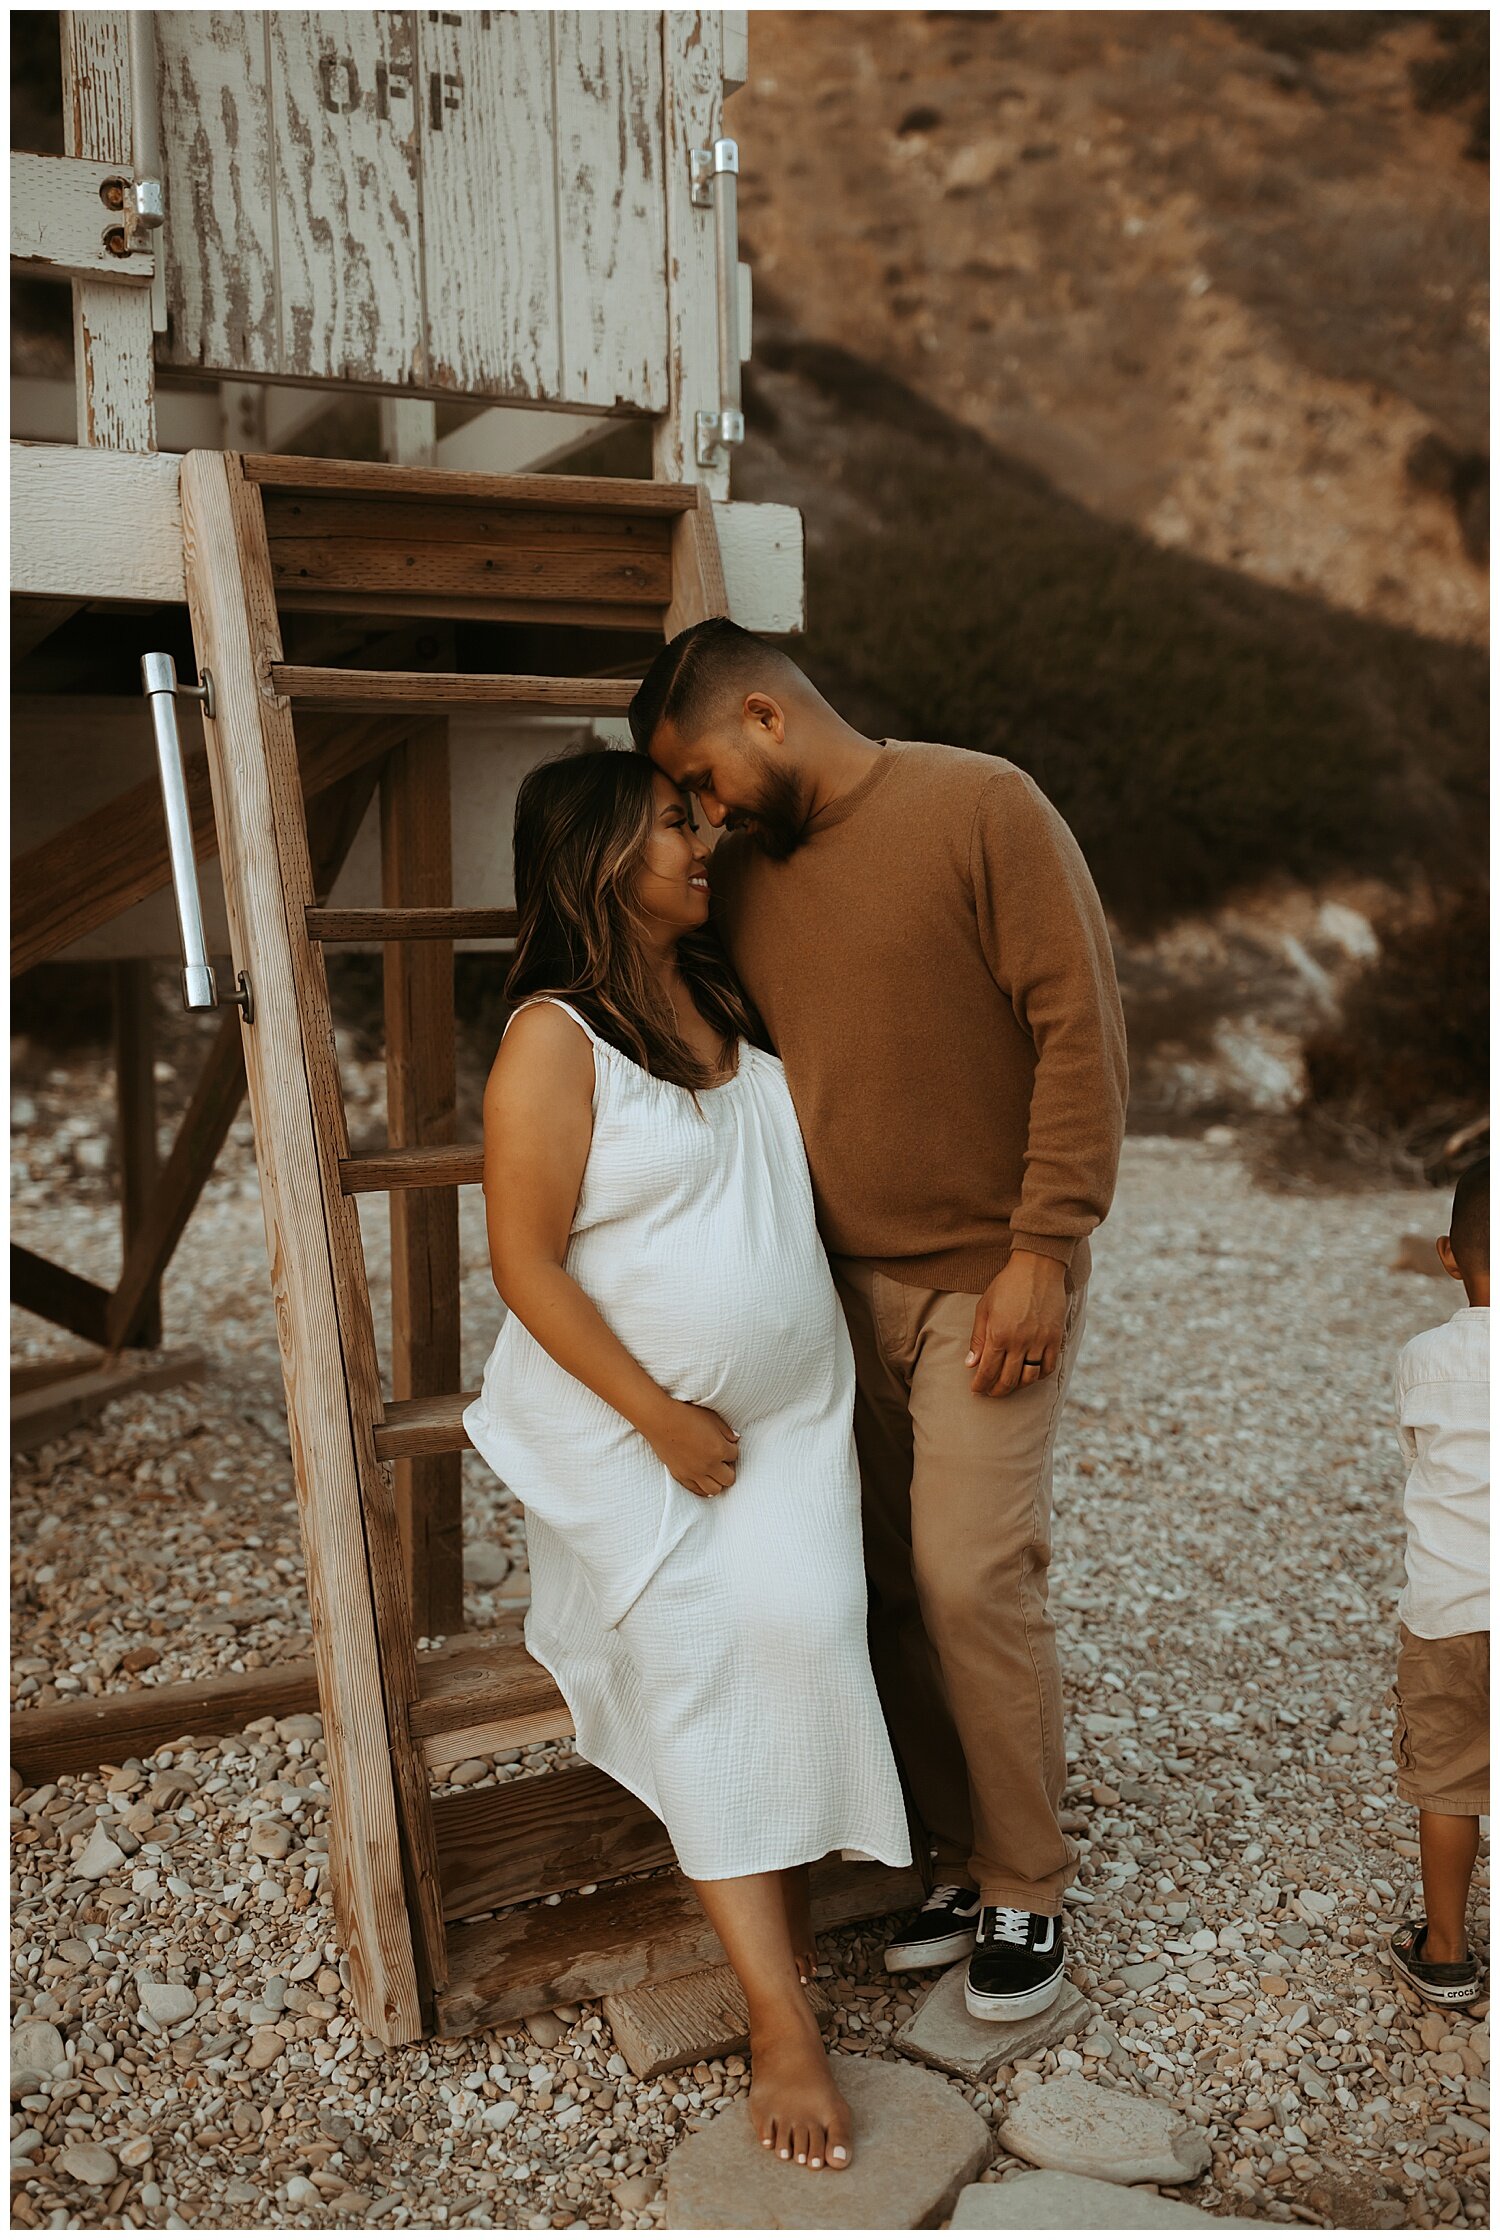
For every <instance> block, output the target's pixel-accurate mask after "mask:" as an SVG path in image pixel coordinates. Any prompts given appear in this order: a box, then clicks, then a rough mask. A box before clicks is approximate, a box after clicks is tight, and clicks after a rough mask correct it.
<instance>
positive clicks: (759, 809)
mask: <svg viewBox="0 0 1500 2240" xmlns="http://www.w3.org/2000/svg"><path fill="white" fill-rule="evenodd" d="M757 760H758V763H759V777H760V797H759V799H758V800H757V801H756V802H755V804H754V806H753V807H751V808H748V809H732V810H731V811H730V813H729V816H728V818H727V819H726V820H725V821H726V823H727V824H728V826H729V829H730V831H731V832H747V833H748V837H749V838H750V839H752V840H753V841H754V842H755V844H756V846H757V847H758V848H759V849H760V851H761V853H762V854H763V855H768V856H769V857H770V858H771V859H772V861H773V862H774V863H785V861H786V859H787V857H788V856H790V855H795V854H796V852H797V850H798V849H799V848H800V847H801V845H802V843H803V840H804V839H805V837H806V831H805V827H806V824H807V811H806V808H805V807H804V805H803V800H802V788H801V786H800V785H799V784H798V783H797V778H796V774H795V772H793V771H791V770H783V769H780V768H779V767H778V766H777V765H776V764H775V763H774V762H772V761H771V760H770V758H769V756H766V757H758V758H757ZM752 818H753V820H754V823H753V826H751V825H748V823H747V820H749V819H752Z"/></svg>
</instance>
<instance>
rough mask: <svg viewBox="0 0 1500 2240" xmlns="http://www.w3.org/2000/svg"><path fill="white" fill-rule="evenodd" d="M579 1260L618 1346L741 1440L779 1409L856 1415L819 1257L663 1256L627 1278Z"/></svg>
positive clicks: (834, 1301) (847, 1361) (578, 1269)
mask: <svg viewBox="0 0 1500 2240" xmlns="http://www.w3.org/2000/svg"><path fill="white" fill-rule="evenodd" d="M586 1241H587V1240H586V1239H579V1240H576V1242H575V1253H574V1255H573V1256H570V1259H569V1268H570V1271H571V1273H572V1274H573V1275H574V1276H575V1278H576V1279H577V1281H578V1283H579V1284H580V1285H581V1286H582V1288H583V1289H584V1290H585V1291H586V1292H587V1293H588V1294H589V1296H590V1298H591V1299H593V1301H594V1303H595V1305H596V1306H597V1307H598V1308H599V1311H600V1313H601V1314H602V1315H603V1316H604V1319H605V1320H606V1322H607V1323H608V1324H609V1326H610V1328H611V1329H612V1330H613V1331H614V1333H615V1335H616V1336H617V1337H618V1338H619V1340H620V1342H621V1344H622V1345H624V1346H626V1347H627V1348H628V1349H629V1351H630V1352H631V1353H633V1354H634V1356H635V1358H636V1359H637V1360H638V1361H639V1362H640V1364H641V1366H642V1368H643V1369H645V1370H646V1372H647V1373H648V1375H650V1376H652V1377H654V1378H655V1380H656V1382H657V1383H658V1384H659V1385H661V1386H662V1388H663V1389H664V1390H665V1391H667V1392H670V1393H671V1394H672V1396H673V1398H674V1399H677V1400H691V1401H695V1402H696V1403H697V1404H698V1405H699V1406H701V1407H710V1408H717V1409H718V1410H719V1411H720V1412H721V1413H722V1414H724V1415H727V1416H728V1418H729V1421H730V1422H731V1423H732V1424H733V1425H734V1428H735V1429H736V1430H737V1431H738V1430H740V1429H741V1428H742V1426H743V1424H744V1423H748V1422H752V1421H754V1420H755V1418H756V1417H759V1416H766V1415H774V1414H778V1413H780V1412H782V1411H789V1412H792V1413H808V1414H812V1415H821V1414H822V1413H824V1412H826V1411H827V1410H828V1409H829V1408H830V1407H844V1406H847V1405H852V1378H853V1362H852V1357H850V1355H849V1342H848V1336H847V1333H846V1332H845V1329H844V1325H843V1317H842V1313H841V1310H840V1308H839V1303H838V1297H837V1294H836V1293H835V1291H834V1288H833V1281H832V1278H831V1277H830V1275H829V1273H828V1268H827V1263H826V1262H825V1261H824V1260H823V1258H822V1255H821V1253H818V1254H817V1255H816V1256H815V1255H813V1254H812V1253H800V1254H794V1253H789V1252H787V1251H785V1250H782V1251H779V1252H777V1253H776V1254H775V1255H774V1256H771V1257H770V1258H769V1259H768V1258H767V1257H764V1256H762V1257H760V1258H758V1259H757V1258H754V1257H752V1256H750V1255H748V1254H745V1255H740V1254H736V1255H734V1256H732V1257H728V1256H725V1255H722V1254H720V1255H717V1256H715V1258H714V1260H713V1262H712V1263H711V1264H705V1263H703V1262H699V1261H695V1260H692V1259H687V1260H684V1259H680V1258H678V1257H676V1256H666V1255H664V1256H662V1258H661V1259H659V1260H656V1259H653V1260H652V1261H650V1262H647V1263H646V1264H644V1265H641V1266H638V1267H636V1268H635V1269H633V1270H631V1271H629V1272H628V1273H625V1274H622V1271H621V1270H620V1269H619V1268H618V1266H613V1265H611V1266H599V1265H595V1266H591V1265H590V1260H589V1255H588V1254H587V1253H586V1252H582V1251H578V1250H577V1245H578V1244H582V1243H586Z"/></svg>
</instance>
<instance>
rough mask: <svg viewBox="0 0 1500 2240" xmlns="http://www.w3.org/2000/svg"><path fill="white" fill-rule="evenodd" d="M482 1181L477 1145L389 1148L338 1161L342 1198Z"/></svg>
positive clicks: (479, 1146)
mask: <svg viewBox="0 0 1500 2240" xmlns="http://www.w3.org/2000/svg"><path fill="white" fill-rule="evenodd" d="M483 1180H484V1146H483V1144H479V1143H431V1144H423V1143H418V1144H411V1145H405V1144H402V1145H399V1146H398V1145H394V1144H393V1145H390V1146H388V1147H387V1149H386V1150H384V1151H362V1152H356V1153H354V1154H353V1155H351V1157H349V1158H347V1159H340V1161H339V1182H340V1185H341V1186H342V1189H343V1192H344V1195H345V1197H346V1198H350V1197H354V1196H356V1195H357V1194H358V1193H359V1192H360V1191H363V1190H452V1189H455V1188H457V1187H458V1186H459V1185H460V1184H462V1183H466V1182H482V1181H483Z"/></svg>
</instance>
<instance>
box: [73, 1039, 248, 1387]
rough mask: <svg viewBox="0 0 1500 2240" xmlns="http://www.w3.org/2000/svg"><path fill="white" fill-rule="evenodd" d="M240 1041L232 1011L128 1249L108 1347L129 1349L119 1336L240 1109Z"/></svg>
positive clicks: (155, 1287)
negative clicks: (121, 1346) (117, 1346)
mask: <svg viewBox="0 0 1500 2240" xmlns="http://www.w3.org/2000/svg"><path fill="white" fill-rule="evenodd" d="M240 1039H241V1038H240V1021H239V1014H238V1013H237V1012H233V1011H231V1012H229V1013H227V1014H226V1016H225V1017H224V1018H223V1019H222V1020H221V1021H220V1023H219V1031H218V1033H217V1034H216V1035H215V1037H214V1040H213V1043H212V1045H211V1047H210V1049H209V1053H208V1056H207V1058H206V1059H205V1060H204V1063H203V1070H202V1072H201V1073H200V1074H199V1076H198V1082H197V1086H196V1087H195V1088H194V1090H193V1095H192V1100H191V1102H190V1103H189V1105H188V1108H187V1111H186V1112H185V1113H184V1114H183V1116H182V1120H181V1123H180V1125H179V1127H178V1130H177V1139H176V1141H175V1142H174V1144H173V1145H172V1149H171V1153H170V1155H169V1157H168V1159H167V1163H166V1165H165V1166H164V1167H163V1168H162V1171H161V1175H160V1177H159V1179H158V1181H157V1184H156V1187H155V1189H154V1190H153V1191H152V1193H151V1196H150V1198H149V1199H148V1200H147V1201H146V1203H145V1205H144V1206H143V1207H142V1208H141V1212H140V1216H139V1219H138V1221H137V1223H136V1227H135V1234H134V1235H133V1236H132V1238H131V1239H130V1242H129V1243H128V1245H127V1246H126V1251H125V1264H124V1266H123V1268H122V1269H121V1271H120V1280H119V1282H118V1284H117V1285H116V1286H115V1292H114V1296H113V1298H112V1299H111V1301H110V1304H109V1312H108V1315H107V1318H106V1327H107V1331H108V1339H109V1343H110V1344H111V1345H124V1344H125V1343H126V1342H127V1340H126V1336H125V1333H126V1332H128V1330H129V1329H130V1327H131V1324H132V1322H133V1321H134V1320H135V1319H136V1318H137V1317H138V1315H139V1313H140V1308H141V1302H142V1300H143V1299H146V1298H149V1297H151V1296H153V1295H156V1296H158V1297H159V1287H160V1284H161V1278H162V1275H163V1274H164V1272H165V1270H166V1267H167V1264H168V1262H169V1261H170V1260H171V1257H172V1255H173V1253H174V1252H175V1251H176V1249H177V1244H178V1240H179V1239H180V1237H181V1235H182V1232H183V1230H184V1229H185V1228H186V1227H187V1224H188V1218H189V1216H190V1215H191V1213H192V1210H193V1208H194V1206H195V1205H196V1204H197V1203H198V1200H199V1198H200V1196H201V1195H202V1192H203V1185H204V1183H205V1182H206V1181H207V1180H208V1178H209V1176H210V1175H211V1174H212V1173H213V1170H214V1162H215V1161H216V1160H217V1158H218V1156H219V1153H220V1151H221V1150H222V1149H223V1146H224V1139H225V1138H226V1136H227V1135H228V1134H229V1131H230V1128H231V1127H232V1126H233V1124H234V1116H235V1114H236V1113H237V1112H238V1111H239V1109H240V1105H241V1104H242V1103H243V1101H244V1095H245V1058H244V1052H243V1051H242V1049H241V1047H240Z"/></svg>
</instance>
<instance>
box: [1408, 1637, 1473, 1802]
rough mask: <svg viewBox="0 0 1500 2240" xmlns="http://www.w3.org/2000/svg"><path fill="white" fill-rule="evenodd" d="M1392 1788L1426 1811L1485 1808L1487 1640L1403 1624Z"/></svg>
mask: <svg viewBox="0 0 1500 2240" xmlns="http://www.w3.org/2000/svg"><path fill="white" fill-rule="evenodd" d="M1390 1701H1391V1703H1392V1704H1393V1705H1394V1707H1395V1712H1396V1731H1395V1735H1394V1738H1393V1740H1394V1748H1395V1756H1396V1792H1397V1794H1398V1795H1399V1796H1402V1797H1404V1798H1405V1799H1406V1802H1407V1803H1408V1804H1414V1805H1417V1806H1418V1807H1419V1808H1420V1809H1421V1810H1422V1811H1424V1812H1448V1813H1452V1814H1453V1815H1454V1816H1455V1817H1459V1818H1467V1817H1468V1816H1469V1815H1470V1814H1471V1813H1480V1814H1483V1813H1487V1812H1488V1811H1489V1809H1490V1637H1489V1635H1488V1634H1487V1633H1451V1634H1448V1635H1447V1636H1446V1637H1445V1638H1444V1639H1443V1640H1441V1641H1426V1640H1424V1639H1423V1638H1422V1636H1421V1635H1420V1634H1415V1633H1409V1632H1408V1631H1407V1629H1406V1627H1405V1626H1402V1628H1401V1649H1400V1653H1399V1655H1398V1656H1397V1659H1396V1685H1395V1687H1394V1688H1393V1689H1392V1690H1391V1696H1390Z"/></svg>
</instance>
